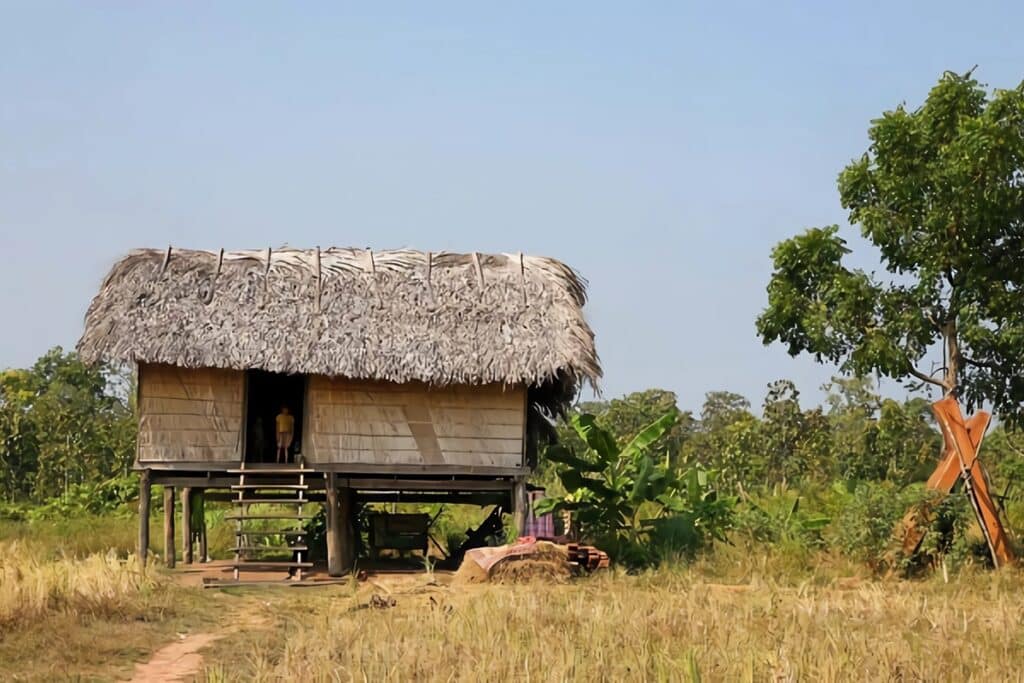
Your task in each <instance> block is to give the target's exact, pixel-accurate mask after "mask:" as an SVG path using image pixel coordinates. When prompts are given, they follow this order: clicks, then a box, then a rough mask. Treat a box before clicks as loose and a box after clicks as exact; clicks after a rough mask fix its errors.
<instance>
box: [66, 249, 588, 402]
mask: <svg viewBox="0 0 1024 683" xmlns="http://www.w3.org/2000/svg"><path fill="white" fill-rule="evenodd" d="M168 254H169V257H168ZM585 300H586V294H585V283H584V281H583V280H582V279H581V278H580V277H579V276H578V275H577V274H576V273H575V272H574V271H573V270H572V269H571V268H569V267H568V266H566V265H565V264H563V263H561V262H559V261H556V260H554V259H550V258H539V257H533V256H520V255H484V254H479V255H477V254H448V253H438V254H433V255H430V254H427V253H422V252H417V251H407V250H403V251H384V252H371V251H367V250H359V249H338V248H332V249H327V250H324V251H320V250H316V249H313V250H299V249H289V248H285V249H280V250H273V251H271V250H269V249H265V250H259V251H255V250H254V251H233V252H220V253H218V252H209V251H194V250H182V249H172V250H168V249H145V250H138V251H134V252H132V253H130V254H129V255H128V256H126V257H125V258H124V259H122V260H121V261H119V262H118V263H117V264H116V265H115V266H114V268H113V269H112V270H111V271H110V274H109V275H108V276H107V278H106V280H104V282H103V286H102V288H101V289H100V292H99V294H97V295H96V298H95V299H93V302H92V305H91V306H90V307H89V311H88V313H87V314H86V318H85V332H84V334H83V335H82V339H81V340H80V341H79V343H78V351H79V353H80V354H81V355H82V357H83V358H84V359H86V360H87V361H95V360H98V359H101V358H102V359H106V360H111V361H128V362H135V361H140V362H149V363H168V364H172V365H177V366H182V367H215V368H236V369H244V368H261V369H264V370H269V371H272V372H286V373H308V374H323V375H331V376H344V377H351V378H355V379H383V380H389V381H394V382H408V381H415V380H419V381H424V382H428V383H431V384H441V385H443V384H480V383H486V382H503V383H506V384H527V385H531V386H534V387H545V388H546V389H547V391H551V390H554V394H556V395H557V398H556V396H551V397H550V399H554V400H553V401H551V400H549V401H545V403H548V404H549V405H551V404H555V403H558V402H560V401H562V400H565V398H566V397H567V395H568V394H569V393H574V392H575V391H576V389H577V388H578V387H579V385H580V383H581V382H583V381H584V380H588V381H590V382H591V383H596V381H597V379H598V378H599V377H600V375H601V370H600V366H599V364H598V358H597V354H596V352H595V350H594V334H593V332H592V331H591V329H590V327H589V326H588V325H587V322H586V320H585V319H584V317H583V313H582V307H583V304H584V302H585Z"/></svg>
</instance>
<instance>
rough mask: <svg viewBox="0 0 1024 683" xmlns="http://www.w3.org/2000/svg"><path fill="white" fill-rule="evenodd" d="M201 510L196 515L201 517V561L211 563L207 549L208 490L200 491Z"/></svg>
mask: <svg viewBox="0 0 1024 683" xmlns="http://www.w3.org/2000/svg"><path fill="white" fill-rule="evenodd" d="M198 496H199V509H198V510H197V511H196V514H198V515H199V525H198V526H199V561H200V562H204V563H205V562H209V561H210V553H209V552H208V549H207V547H206V489H199V491H198Z"/></svg>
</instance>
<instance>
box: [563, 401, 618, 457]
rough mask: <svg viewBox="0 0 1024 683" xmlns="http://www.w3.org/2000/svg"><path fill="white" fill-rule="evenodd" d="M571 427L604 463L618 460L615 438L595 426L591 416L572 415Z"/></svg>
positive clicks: (595, 423)
mask: <svg viewBox="0 0 1024 683" xmlns="http://www.w3.org/2000/svg"><path fill="white" fill-rule="evenodd" d="M572 426H573V429H575V430H576V433H577V434H579V436H580V438H581V439H583V441H585V442H586V444H587V445H588V446H590V449H591V450H593V451H594V452H595V453H597V455H598V456H599V457H600V458H601V459H602V460H603V461H605V463H610V462H614V461H615V460H616V459H617V458H618V456H619V446H618V444H616V443H615V438H614V437H613V436H612V435H611V434H609V433H608V432H607V431H605V430H604V429H602V428H601V427H600V426H599V425H598V424H597V422H596V421H595V419H594V416H593V415H588V414H586V413H584V414H582V415H573V416H572Z"/></svg>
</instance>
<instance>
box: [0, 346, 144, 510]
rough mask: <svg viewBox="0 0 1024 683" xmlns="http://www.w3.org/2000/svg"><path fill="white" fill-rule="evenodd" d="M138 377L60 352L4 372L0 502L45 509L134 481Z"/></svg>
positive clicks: (0, 375) (0, 397) (1, 375)
mask: <svg viewBox="0 0 1024 683" xmlns="http://www.w3.org/2000/svg"><path fill="white" fill-rule="evenodd" d="M131 382H132V380H131V376H130V375H129V374H128V373H126V372H124V371H118V370H117V369H115V368H112V367H109V366H105V365H101V366H98V367H90V366H87V365H85V364H84V363H82V362H81V361H80V360H79V359H78V356H77V355H76V354H74V353H64V351H63V350H62V349H60V348H59V347H58V348H55V349H52V350H50V351H49V352H47V353H46V354H45V355H44V356H42V357H41V358H40V359H39V360H38V361H36V363H35V365H33V366H32V367H31V368H29V369H24V370H17V369H9V370H5V371H3V372H2V373H0V497H2V499H3V500H6V501H8V502H18V501H27V502H42V501H45V500H48V499H50V498H53V497H56V496H59V495H61V494H65V493H66V494H70V493H71V487H72V486H74V485H76V484H82V485H98V484H100V483H101V482H105V481H108V480H110V479H111V478H113V477H116V476H117V475H122V476H123V475H126V474H127V473H128V470H129V468H130V466H131V462H132V457H133V456H134V453H135V418H134V407H133V406H132V405H131V403H130V401H131V397H132V395H133V392H132V390H131Z"/></svg>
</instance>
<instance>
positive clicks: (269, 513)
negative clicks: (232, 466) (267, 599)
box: [225, 458, 314, 581]
mask: <svg viewBox="0 0 1024 683" xmlns="http://www.w3.org/2000/svg"><path fill="white" fill-rule="evenodd" d="M228 472H229V473H230V474H237V475H238V483H237V484H234V485H232V487H231V490H232V491H234V492H236V493H237V496H236V498H235V501H234V503H235V512H234V514H231V515H228V516H227V517H226V518H225V519H230V520H233V521H234V522H235V524H236V530H235V560H234V562H233V563H232V568H233V570H234V580H235V581H241V575H242V573H243V572H249V571H267V570H275V569H281V570H287V571H288V572H289V573H291V572H292V571H294V572H295V574H294V575H295V577H296V579H298V580H300V581H301V580H302V573H303V570H304V569H308V568H310V567H312V566H313V563H312V562H310V561H309V559H308V558H309V547H308V545H307V543H306V535H307V532H306V530H305V528H303V526H302V524H303V522H305V521H306V520H307V519H312V518H313V517H314V515H308V514H305V513H304V512H303V509H302V508H303V506H304V505H306V504H307V503H308V502H309V500H308V499H307V498H306V492H307V491H308V490H309V486H308V485H307V484H306V475H307V474H312V473H313V470H309V469H306V467H305V464H304V463H303V462H302V460H301V458H300V459H299V461H298V463H296V464H295V465H277V466H275V467H249V468H246V466H245V463H242V465H241V467H240V468H239V469H237V470H228ZM254 506H267V507H261V508H257V509H255V510H254V509H253V508H254ZM277 520H286V521H289V522H292V524H291V525H289V526H287V527H283V528H282V527H280V526H276V525H275V526H273V527H272V528H262V529H254V528H252V527H251V526H248V524H249V523H251V522H259V523H265V522H267V521H277ZM261 538H262V539H265V541H266V542H264V543H258V542H257V541H256V539H261ZM275 540H277V541H279V542H278V543H276V544H275V543H271V542H270V541H275ZM267 554H271V555H277V556H279V557H280V556H281V555H288V556H289V559H287V560H282V559H266V555H267Z"/></svg>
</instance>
